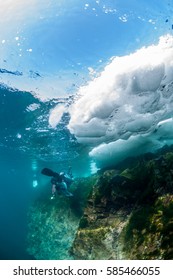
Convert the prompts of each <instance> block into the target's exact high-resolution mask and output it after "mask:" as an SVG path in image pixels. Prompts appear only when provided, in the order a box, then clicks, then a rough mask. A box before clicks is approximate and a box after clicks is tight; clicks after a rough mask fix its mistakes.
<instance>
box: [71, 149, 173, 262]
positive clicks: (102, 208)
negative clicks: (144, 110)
mask: <svg viewBox="0 0 173 280" xmlns="http://www.w3.org/2000/svg"><path fill="white" fill-rule="evenodd" d="M172 238H173V153H172V152H167V153H164V154H163V155H161V156H160V157H159V158H156V159H151V160H141V159H140V160H139V161H136V164H133V166H132V167H130V166H129V167H128V168H126V169H124V170H123V168H122V170H120V172H119V174H117V172H116V171H115V170H109V171H105V172H103V174H101V175H100V176H99V177H98V179H97V182H96V183H95V185H94V186H93V190H92V192H91V193H90V195H89V197H88V201H87V206H86V208H85V210H84V214H83V216H82V218H81V220H80V223H79V228H78V231H77V234H76V237H75V239H74V242H73V246H72V248H71V254H72V255H73V257H74V259H173V242H172Z"/></svg>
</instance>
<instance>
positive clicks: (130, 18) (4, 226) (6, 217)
mask: <svg viewBox="0 0 173 280" xmlns="http://www.w3.org/2000/svg"><path fill="white" fill-rule="evenodd" d="M7 2H8V3H3V4H2V3H1V7H0V259H32V256H29V255H28V254H27V252H26V247H27V245H26V236H27V230H28V229H27V213H28V210H29V207H30V205H31V204H32V202H33V201H35V200H36V199H37V198H38V197H39V196H40V195H41V194H42V192H43V190H44V189H46V188H47V189H49V188H50V182H49V178H46V177H43V176H42V175H41V174H40V172H41V169H42V168H43V167H48V168H52V169H53V170H55V171H58V172H60V171H66V170H68V168H69V166H70V167H72V171H73V175H74V177H81V176H88V175H90V174H91V173H92V172H94V171H96V170H95V165H94V163H93V162H92V160H91V159H90V158H89V156H88V153H89V151H90V150H91V149H92V148H93V147H90V146H89V145H82V144H80V143H78V141H77V139H76V137H75V136H74V135H72V134H71V133H70V131H69V130H68V128H67V125H68V122H69V118H70V116H69V113H68V112H66V113H65V114H64V115H63V118H62V120H61V122H60V123H59V124H58V126H57V127H56V128H55V129H54V128H52V127H51V126H50V124H49V115H50V112H51V110H52V109H53V108H54V107H55V106H56V105H58V104H63V105H64V106H66V108H69V107H70V105H71V104H72V103H73V102H74V100H75V99H76V98H78V97H76V94H77V91H78V89H79V88H80V86H81V85H86V84H87V83H88V81H89V80H90V79H91V77H90V73H89V68H90V70H96V72H97V75H99V73H100V71H101V70H103V69H104V67H105V65H106V64H108V63H109V62H110V59H111V57H112V56H124V55H128V54H130V53H131V52H134V51H135V50H136V49H139V48H141V47H143V46H148V45H151V44H155V43H156V42H158V39H159V37H160V36H162V35H165V34H167V33H170V34H172V24H173V16H172V15H173V13H172V10H173V3H172V0H168V1H162V0H159V1H158V0H152V1H151V0H147V1H146V0H142V1H137V0H135V1H134V0H128V1H127V0H117V1H114V0H109V1H108V0H105V1H104V0H99V1H93V0H88V1H80V0H69V1H56V0H53V1H49V0H44V1H36V2H37V3H35V5H34V4H33V3H32V1H31V3H30V2H28V3H27V1H23V0H19V1H17V3H15V2H14V1H12V0H11V1H7ZM23 2H25V3H23Z"/></svg>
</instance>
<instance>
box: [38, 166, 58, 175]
mask: <svg viewBox="0 0 173 280" xmlns="http://www.w3.org/2000/svg"><path fill="white" fill-rule="evenodd" d="M41 173H42V174H43V175H46V176H49V177H59V174H58V173H57V172H54V171H52V170H51V169H49V168H43V169H42V170H41Z"/></svg>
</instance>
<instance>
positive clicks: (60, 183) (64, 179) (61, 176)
mask: <svg viewBox="0 0 173 280" xmlns="http://www.w3.org/2000/svg"><path fill="white" fill-rule="evenodd" d="M41 173H42V174H43V175H46V176H50V177H52V178H51V184H52V196H51V199H54V198H55V196H56V194H57V193H58V194H59V195H61V194H62V195H64V196H67V197H71V196H73V194H72V193H71V192H69V191H68V189H67V188H68V187H69V186H70V185H71V183H72V182H73V175H72V173H71V170H69V171H68V173H64V172H61V173H57V172H54V171H52V170H51V169H49V168H43V169H42V171H41Z"/></svg>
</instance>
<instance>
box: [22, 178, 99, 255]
mask: <svg viewBox="0 0 173 280" xmlns="http://www.w3.org/2000/svg"><path fill="white" fill-rule="evenodd" d="M94 181H95V177H94V176H92V177H90V178H87V179H85V178H82V179H76V180H75V182H74V183H73V184H72V185H71V189H70V191H72V192H73V194H74V196H73V197H70V198H69V197H64V196H57V197H56V199H54V200H50V193H49V192H47V191H46V193H42V194H41V195H42V196H41V197H40V198H38V199H37V201H35V203H34V204H33V205H32V206H31V207H30V211H29V213H28V236H27V251H28V252H29V254H30V255H31V256H33V257H34V258H35V259H37V260H63V259H73V257H72V256H71V255H70V254H69V249H70V248H71V246H72V242H73V240H74V238H75V234H76V231H77V229H78V225H79V222H80V218H81V215H82V213H83V208H84V206H85V201H86V197H87V195H88V193H89V192H90V190H91V187H92V185H93V182H94ZM47 189H48V190H49V187H48V188H47Z"/></svg>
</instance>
